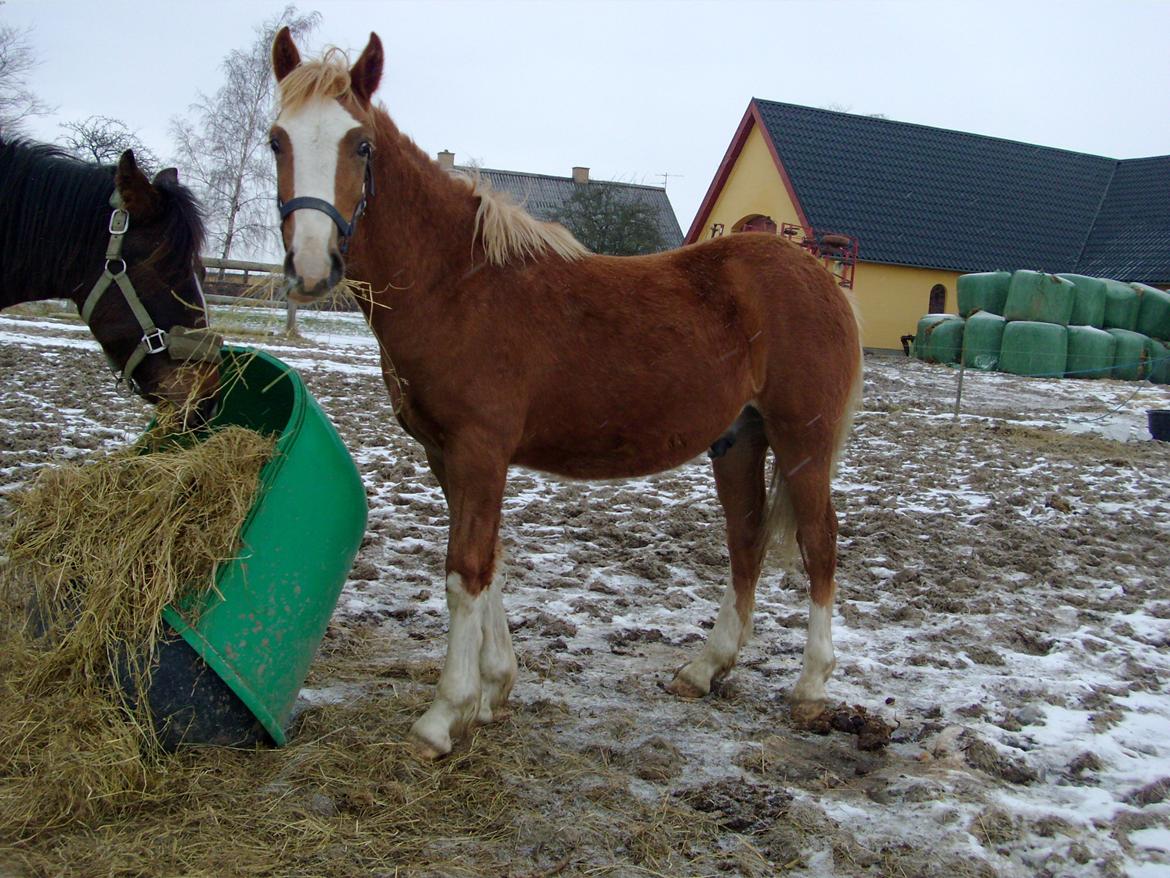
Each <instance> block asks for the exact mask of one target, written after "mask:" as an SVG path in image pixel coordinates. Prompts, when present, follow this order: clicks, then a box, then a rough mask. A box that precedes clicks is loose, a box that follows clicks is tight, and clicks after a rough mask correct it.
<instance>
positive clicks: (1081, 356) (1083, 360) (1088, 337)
mask: <svg viewBox="0 0 1170 878" xmlns="http://www.w3.org/2000/svg"><path fill="white" fill-rule="evenodd" d="M1116 353H1117V339H1116V338H1114V337H1113V336H1112V335H1110V334H1109V333H1108V332H1106V331H1105V330H1104V329H1097V328H1096V327H1094V326H1070V327H1069V328H1068V361H1067V362H1066V364H1065V367H1064V370H1065V371H1064V374H1065V377H1066V378H1108V377H1110V375H1111V374H1112V372H1113V358H1114V356H1115V355H1116Z"/></svg>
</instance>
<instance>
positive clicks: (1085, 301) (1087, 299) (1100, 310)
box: [1057, 274, 1105, 329]
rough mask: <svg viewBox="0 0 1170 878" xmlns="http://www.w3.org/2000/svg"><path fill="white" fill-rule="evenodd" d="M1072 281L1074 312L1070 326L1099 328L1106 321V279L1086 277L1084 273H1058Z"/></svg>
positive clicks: (1069, 321)
mask: <svg viewBox="0 0 1170 878" xmlns="http://www.w3.org/2000/svg"><path fill="white" fill-rule="evenodd" d="M1057 277H1063V278H1064V279H1065V280H1067V281H1071V282H1072V285H1073V286H1074V287H1075V288H1076V289H1075V290H1074V291H1073V308H1072V314H1071V315H1070V316H1069V318H1068V323H1069V326H1093V327H1096V328H1097V329H1100V328H1101V325H1102V324H1103V323H1104V322H1105V281H1103V280H1101V278H1099V277H1085V275H1083V274H1058V275H1057Z"/></svg>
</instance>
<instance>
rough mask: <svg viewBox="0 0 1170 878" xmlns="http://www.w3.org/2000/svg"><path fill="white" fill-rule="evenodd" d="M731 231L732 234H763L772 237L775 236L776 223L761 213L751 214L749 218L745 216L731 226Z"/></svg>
mask: <svg viewBox="0 0 1170 878" xmlns="http://www.w3.org/2000/svg"><path fill="white" fill-rule="evenodd" d="M731 231H732V233H735V232H764V233H766V234H769V235H774V234H776V221H775V220H773V219H772V218H771V217H770V216H764V215H763V214H762V213H753V214H751V215H750V216H745V217H744V218H743V219H741V220H740V221H739V222H737V223H736V224H735V225H734V226H732V227H731Z"/></svg>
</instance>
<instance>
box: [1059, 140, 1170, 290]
mask: <svg viewBox="0 0 1170 878" xmlns="http://www.w3.org/2000/svg"><path fill="white" fill-rule="evenodd" d="M1077 271H1078V272H1079V273H1080V274H1087V275H1089V276H1091V277H1115V278H1119V279H1123V280H1130V281H1141V282H1142V283H1150V284H1153V283H1167V282H1170V156H1156V157H1154V158H1148V159H1128V160H1126V161H1121V162H1118V163H1117V170H1116V172H1115V173H1114V174H1113V180H1112V182H1110V184H1109V191H1108V193H1107V194H1106V196H1105V200H1104V201H1103V202H1102V204H1101V209H1100V210H1099V211H1098V212H1097V221H1096V222H1095V223H1093V231H1092V233H1091V234H1090V235H1089V240H1088V242H1087V243H1086V244H1085V249H1084V252H1083V253H1082V254H1081V258H1080V262H1079V263H1078V267H1077Z"/></svg>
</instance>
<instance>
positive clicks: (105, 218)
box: [0, 138, 220, 426]
mask: <svg viewBox="0 0 1170 878" xmlns="http://www.w3.org/2000/svg"><path fill="white" fill-rule="evenodd" d="M202 244H203V221H202V219H201V217H200V215H199V207H198V205H197V204H196V202H195V199H194V198H193V197H192V195H191V193H190V192H189V191H188V190H187V189H186V188H185V187H184V186H181V185H180V184H179V177H178V174H177V172H176V171H175V170H174V168H170V169H167V170H164V171H160V172H159V173H158V174H157V175H156V176H155V178H154V180H153V182H152V181H151V180H148V179H147V177H146V175H145V174H143V173H142V171H141V170H140V169H139V167H138V165H137V163H136V162H135V159H134V153H133V152H131V151H129V150H127V151H126V152H125V153H123V155H122V157H121V159H120V160H119V161H118V164H117V167H108V166H101V165H91V164H88V163H85V162H81V161H78V160H77V159H75V158H72V157H71V156H67V155H65V154H63V153H62V152H60V151H59V150H57V149H55V148H54V147H51V146H47V145H44V144H33V143H28V142H24V141H20V140H16V141H12V140H4V139H2V138H0V253H3V256H2V257H0V308H6V307H8V306H9V305H16V304H19V303H21V302H32V301H38V300H42V299H71V300H72V301H73V302H74V304H76V305H77V309H78V311H79V312H80V313H81V315H82V318H83V319H84V320H85V322H86V323H87V324H88V325H89V328H90V331H91V332H92V333H93V334H94V337H95V338H96V339H97V341H98V343H99V344H100V345H101V346H102V349H103V350H104V351H105V354H106V359H107V360H108V361H109V364H110V367H111V369H112V370H113V372H114V374H115V375H116V376H118V377H119V379H120V380H125V382H126V383H127V384H128V385H129V386H130V387H132V388H133V389H134V390H135V391H136V392H137V393H138V394H139V395H141V396H142V397H143V398H145V399H146V400H147V401H149V402H153V403H159V402H167V403H170V404H172V405H174V406H175V407H176V408H179V409H181V410H182V412H183V414H184V415H185V416H186V417H187V418H189V419H190V421H191V425H192V426H194V425H196V424H198V423H202V422H205V421H206V420H207V419H208V418H209V417H210V416H211V414H212V413H213V411H214V409H215V406H216V391H217V388H218V385H219V376H218V365H217V364H218V362H219V353H218V352H219V347H220V340H219V337H218V336H216V335H214V334H212V333H210V332H208V331H207V306H206V304H205V302H204V299H203V291H202V289H201V288H200V284H199V274H200V273H201V272H202V270H203V266H202V263H201V262H200V261H199V251H200V248H201V247H202Z"/></svg>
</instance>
